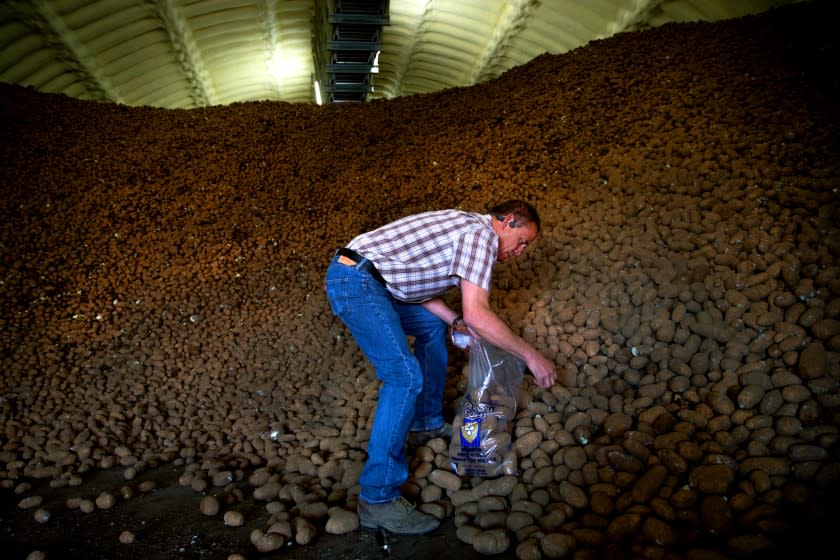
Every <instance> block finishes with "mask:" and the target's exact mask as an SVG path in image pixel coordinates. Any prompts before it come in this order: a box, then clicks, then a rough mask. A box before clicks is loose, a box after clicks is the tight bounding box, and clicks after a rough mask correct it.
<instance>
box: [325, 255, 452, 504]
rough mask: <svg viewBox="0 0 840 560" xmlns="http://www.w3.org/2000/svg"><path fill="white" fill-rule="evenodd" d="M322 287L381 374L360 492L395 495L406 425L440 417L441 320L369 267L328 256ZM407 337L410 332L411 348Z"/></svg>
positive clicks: (438, 422) (404, 468)
mask: <svg viewBox="0 0 840 560" xmlns="http://www.w3.org/2000/svg"><path fill="white" fill-rule="evenodd" d="M325 287H326V291H327V299H328V300H329V302H330V308H331V309H332V311H333V313H334V314H335V315H336V316H337V317H339V318H340V319H341V320H342V321H343V322H344V324H345V325H346V326H347V329H348V330H349V331H350V333H351V334H352V335H353V338H354V339H355V340H356V343H357V344H358V345H359V348H361V350H362V352H363V353H364V354H365V357H367V359H368V361H369V362H370V363H371V365H373V367H374V369H375V370H376V376H377V377H378V378H379V380H381V381H382V387H381V388H380V391H379V397H378V401H377V405H376V414H375V416H374V420H373V429H372V430H371V434H370V440H369V441H368V448H367V455H368V458H367V461H366V462H365V466H364V469H363V470H362V474H361V477H360V479H359V483H360V484H361V487H362V490H361V493H360V494H359V498H360V499H361V500H362V501H364V502H368V503H382V502H388V501H391V500H393V499H395V498H398V497H399V496H400V486H402V484H403V483H404V482H405V481H406V480H407V479H408V462H407V460H406V456H405V450H404V446H405V438H406V435H407V434H408V431H409V430H411V431H424V430H433V429H435V428H439V427H440V426H442V425H443V423H444V420H443V412H442V411H443V389H444V385H445V383H446V367H447V363H448V350H447V346H446V323H444V322H443V321H442V320H440V319H439V318H438V317H437V316H435V315H434V314H432V313H431V312H429V311H428V310H426V308H424V307H423V306H422V305H419V304H416V303H414V304H411V303H403V302H400V301H397V300H395V299H394V297H393V296H391V294H390V292H388V290H386V289H385V287H384V286H383V285H382V284H380V283H379V282H377V281H376V280H375V279H374V278H373V277H372V276H370V274H368V273H367V272H365V271H363V270H358V268H357V267H352V266H347V265H344V264H341V263H338V262H336V259H335V258H334V259H333V261H332V262H331V263H330V265H329V267H328V268H327V275H326V282H325ZM407 336H413V337H415V340H414V352H412V350H411V348H410V346H409V343H408V339H407Z"/></svg>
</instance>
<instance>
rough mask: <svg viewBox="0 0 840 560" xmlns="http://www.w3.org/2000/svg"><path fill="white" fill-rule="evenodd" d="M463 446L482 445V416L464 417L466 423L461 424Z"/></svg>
mask: <svg viewBox="0 0 840 560" xmlns="http://www.w3.org/2000/svg"><path fill="white" fill-rule="evenodd" d="M460 433H461V446H462V447H480V446H481V417H477V418H468V417H464V425H463V426H461V431H460Z"/></svg>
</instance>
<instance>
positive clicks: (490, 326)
mask: <svg viewBox="0 0 840 560" xmlns="http://www.w3.org/2000/svg"><path fill="white" fill-rule="evenodd" d="M461 298H462V308H463V310H464V320H465V321H466V323H467V326H468V327H469V328H470V329H471V330H473V331H475V333H476V334H478V336H479V337H480V338H482V339H485V340H487V341H488V342H490V343H491V344H493V345H494V346H497V347H499V348H501V349H502V350H505V351H506V352H509V353H511V354H513V355H514V356H516V357H518V358H520V359H521V360H522V361H524V362H525V364H526V365H527V366H528V369H529V370H531V373H532V374H534V379H535V380H536V382H537V385H539V386H540V387H544V388H548V387H551V386H552V385H554V383H555V382H556V381H557V370H556V368H555V366H554V362H552V361H550V360H549V359H548V358H546V357H545V356H543V355H542V354H541V353H540V352H539V351H538V350H537V349H536V348H534V347H533V346H531V345H530V344H528V343H527V342H525V339H523V338H522V337H520V336H517V335H516V334H514V332H513V331H512V330H510V327H508V326H507V325H506V324H505V322H504V321H502V320H501V319H500V318H499V316H498V315H496V313H495V312H494V311H493V310H492V309H490V297H489V294H488V293H487V290H485V289H484V288H482V287H480V286H478V285H476V284H473V283H472V282H469V281H467V280H463V279H462V280H461Z"/></svg>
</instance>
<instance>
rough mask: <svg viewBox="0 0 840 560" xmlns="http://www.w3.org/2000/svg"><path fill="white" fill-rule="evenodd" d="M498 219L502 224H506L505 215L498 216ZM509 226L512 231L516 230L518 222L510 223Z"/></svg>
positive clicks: (512, 221)
mask: <svg viewBox="0 0 840 560" xmlns="http://www.w3.org/2000/svg"><path fill="white" fill-rule="evenodd" d="M496 219H497V220H499V221H500V222H504V221H505V216H504V214H496ZM508 226H510V228H511V229H513V228H515V227H516V220H511V221H509V222H508Z"/></svg>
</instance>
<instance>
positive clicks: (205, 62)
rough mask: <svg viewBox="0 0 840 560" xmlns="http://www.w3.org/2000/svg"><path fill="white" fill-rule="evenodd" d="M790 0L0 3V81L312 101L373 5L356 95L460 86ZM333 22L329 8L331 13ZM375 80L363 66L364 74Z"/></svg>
mask: <svg viewBox="0 0 840 560" xmlns="http://www.w3.org/2000/svg"><path fill="white" fill-rule="evenodd" d="M797 1H801V0H741V1H738V2H732V1H729V0H588V1H587V2H580V1H578V0H390V2H386V1H384V0H251V1H248V0H31V1H25V0H8V1H6V2H3V3H2V5H0V47H2V49H0V81H3V82H7V83H13V84H21V85H25V86H31V87H33V88H35V89H38V90H40V91H45V92H49V93H63V94H66V95H70V96H73V97H78V98H82V99H94V100H102V101H112V102H116V103H123V104H126V105H150V106H156V107H168V108H191V107H202V106H208V105H220V104H230V103H235V102H242V101H254V100H281V101H287V102H292V103H311V102H314V101H315V100H316V95H315V89H314V88H313V81H314V80H315V79H316V76H318V75H320V74H321V73H322V68H320V66H319V64H321V62H317V61H318V60H319V53H324V52H329V49H328V48H327V45H328V43H329V41H331V40H333V39H334V37H333V30H332V29H331V28H330V24H329V23H327V17H326V15H324V16H323V17H321V18H318V20H319V21H316V14H327V13H329V14H333V13H334V12H336V8H337V7H338V8H342V2H343V3H344V4H345V5H352V6H350V7H351V8H352V7H356V6H358V5H359V4H364V3H365V2H366V3H367V4H383V5H385V6H386V8H387V17H388V22H387V24H385V25H383V26H382V31H381V34H380V35H379V36H378V37H377V38H376V44H377V45H378V48H379V49H380V54H379V57H378V68H376V69H378V73H375V74H371V76H372V78H371V82H372V84H371V89H372V91H370V93H368V94H367V99H392V98H395V97H399V96H404V95H412V94H420V93H429V92H434V91H439V90H442V89H445V88H451V87H462V86H470V85H474V84H477V83H481V82H484V81H487V80H490V79H493V78H495V77H498V76H499V75H501V74H502V73H504V72H505V71H507V70H509V69H511V68H513V67H515V66H520V65H522V64H525V63H527V62H528V61H529V60H531V59H533V58H534V57H536V56H539V55H541V54H543V53H552V54H560V53H564V52H567V51H569V50H572V49H575V48H577V47H580V46H582V45H585V44H586V43H588V42H590V41H592V40H596V39H602V38H605V37H608V36H610V35H613V34H615V33H620V32H622V31H635V30H639V29H645V28H649V27H655V26H659V25H663V24H665V23H669V22H687V21H697V20H707V21H716V20H720V19H726V18H732V17H740V16H744V15H747V14H752V13H759V12H762V11H765V10H768V9H771V8H775V7H779V6H782V5H785V4H792V3H795V2H797ZM338 11H339V12H341V9H339V10H338ZM374 71H375V70H374Z"/></svg>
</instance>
